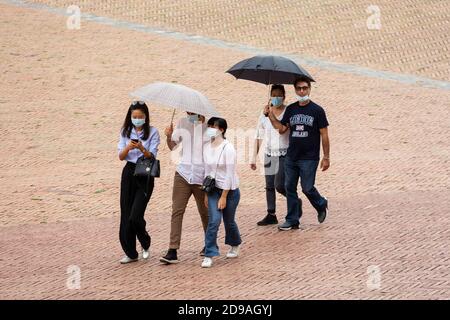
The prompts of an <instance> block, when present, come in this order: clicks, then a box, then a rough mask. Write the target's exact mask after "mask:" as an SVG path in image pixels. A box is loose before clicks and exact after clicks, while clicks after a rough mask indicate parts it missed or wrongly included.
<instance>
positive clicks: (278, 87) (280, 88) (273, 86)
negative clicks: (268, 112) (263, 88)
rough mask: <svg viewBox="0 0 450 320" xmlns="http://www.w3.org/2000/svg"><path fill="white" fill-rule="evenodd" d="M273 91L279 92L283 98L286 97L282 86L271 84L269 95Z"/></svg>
mask: <svg viewBox="0 0 450 320" xmlns="http://www.w3.org/2000/svg"><path fill="white" fill-rule="evenodd" d="M274 90H280V91H281V92H282V93H283V97H286V90H284V86H283V85H282V84H273V85H272V88H271V89H270V93H272V92H273V91H274Z"/></svg>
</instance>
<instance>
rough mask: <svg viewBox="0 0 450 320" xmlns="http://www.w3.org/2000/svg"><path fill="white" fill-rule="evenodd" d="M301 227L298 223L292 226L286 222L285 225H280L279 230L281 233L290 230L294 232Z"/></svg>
mask: <svg viewBox="0 0 450 320" xmlns="http://www.w3.org/2000/svg"><path fill="white" fill-rule="evenodd" d="M299 225H300V223H296V224H290V223H289V222H287V221H286V222H285V223H283V224H280V225H279V226H278V229H279V230H281V231H288V230H292V229H299Z"/></svg>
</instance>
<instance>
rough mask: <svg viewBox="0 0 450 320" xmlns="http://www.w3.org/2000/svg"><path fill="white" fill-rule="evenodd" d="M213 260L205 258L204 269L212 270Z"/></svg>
mask: <svg viewBox="0 0 450 320" xmlns="http://www.w3.org/2000/svg"><path fill="white" fill-rule="evenodd" d="M212 264H213V260H212V258H210V257H205V258H204V259H203V262H202V268H211V266H212Z"/></svg>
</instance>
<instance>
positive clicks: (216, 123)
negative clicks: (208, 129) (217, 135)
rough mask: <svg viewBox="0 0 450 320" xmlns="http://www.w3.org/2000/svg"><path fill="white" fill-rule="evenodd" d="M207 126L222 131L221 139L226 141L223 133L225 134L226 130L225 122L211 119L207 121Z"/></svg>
mask: <svg viewBox="0 0 450 320" xmlns="http://www.w3.org/2000/svg"><path fill="white" fill-rule="evenodd" d="M208 126H218V127H219V129H222V130H223V133H222V137H223V138H224V139H226V138H225V132H227V128H228V124H227V120H225V119H222V118H218V117H212V118H210V119H209V120H208Z"/></svg>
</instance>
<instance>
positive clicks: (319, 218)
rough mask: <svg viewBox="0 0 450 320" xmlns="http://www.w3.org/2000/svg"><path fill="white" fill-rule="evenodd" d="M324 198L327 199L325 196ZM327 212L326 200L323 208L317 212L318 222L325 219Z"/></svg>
mask: <svg viewBox="0 0 450 320" xmlns="http://www.w3.org/2000/svg"><path fill="white" fill-rule="evenodd" d="M325 200H327V198H325ZM327 213H328V200H327V204H326V206H325V209H324V210H322V211H320V212H318V213H317V220H319V223H322V222H324V221H325V218H326V217H327Z"/></svg>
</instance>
